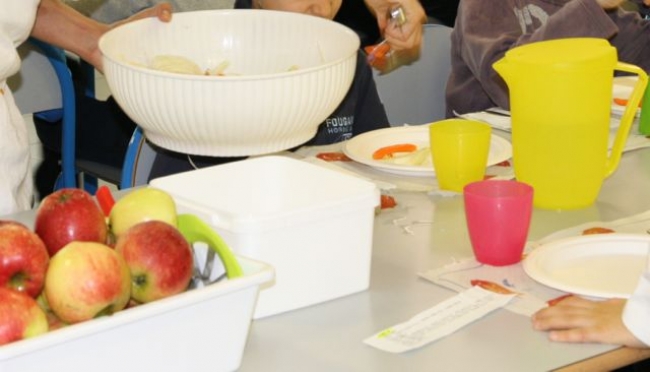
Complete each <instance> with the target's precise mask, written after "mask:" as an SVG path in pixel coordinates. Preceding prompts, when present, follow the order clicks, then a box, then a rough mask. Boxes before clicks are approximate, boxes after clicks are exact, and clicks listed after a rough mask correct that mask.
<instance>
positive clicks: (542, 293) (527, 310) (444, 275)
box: [418, 211, 650, 316]
mask: <svg viewBox="0 0 650 372" xmlns="http://www.w3.org/2000/svg"><path fill="white" fill-rule="evenodd" d="M593 227H604V228H608V229H612V230H614V231H615V232H617V233H625V234H647V233H648V230H649V229H650V211H646V212H643V213H639V214H636V215H633V216H629V217H624V218H621V219H618V220H614V221H609V222H604V221H591V222H587V223H584V224H580V225H576V226H573V227H570V228H567V229H564V230H560V231H557V232H555V233H552V234H549V235H547V236H545V237H544V238H542V239H539V240H536V241H530V242H528V243H527V244H526V252H529V251H530V250H532V249H535V248H536V247H538V246H540V245H541V244H544V243H548V242H551V241H554V240H557V239H562V238H567V237H571V236H580V235H582V234H583V231H584V230H586V229H589V228H593ZM418 276H420V277H422V278H424V279H426V280H429V281H431V282H432V283H435V284H438V285H440V286H442V287H445V288H449V289H451V290H454V291H457V292H460V291H463V290H466V289H467V288H470V287H471V281H472V280H475V279H479V280H486V281H489V282H493V283H496V284H498V285H500V286H503V287H505V288H508V289H510V290H512V291H514V292H518V293H519V294H520V295H519V296H517V297H515V298H514V299H513V300H512V301H510V303H508V304H507V305H506V306H505V308H506V309H507V310H510V311H512V312H514V313H517V314H521V315H525V316H530V315H532V314H533V313H535V312H536V311H537V310H539V309H541V308H543V307H545V306H547V302H548V301H550V300H552V299H555V298H557V297H561V296H563V295H566V294H567V293H565V292H562V291H558V290H555V289H553V288H549V287H546V286H544V285H542V284H539V283H537V282H536V281H535V280H533V279H531V278H530V277H529V276H528V275H527V274H526V272H525V271H524V269H523V265H522V263H521V262H520V263H517V264H515V265H510V266H501V267H496V266H489V265H484V264H481V263H479V262H478V261H476V260H475V259H474V258H473V257H468V258H465V259H462V260H460V261H456V262H453V263H451V264H449V265H446V266H443V267H441V268H435V269H431V270H428V271H425V272H422V273H418Z"/></svg>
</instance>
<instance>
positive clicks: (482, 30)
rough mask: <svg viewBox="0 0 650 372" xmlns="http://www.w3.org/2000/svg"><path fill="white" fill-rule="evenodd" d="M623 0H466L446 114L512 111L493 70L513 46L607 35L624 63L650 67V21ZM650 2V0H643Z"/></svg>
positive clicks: (459, 18)
mask: <svg viewBox="0 0 650 372" xmlns="http://www.w3.org/2000/svg"><path fill="white" fill-rule="evenodd" d="M622 1H623V0H561V1H548V0H525V1H522V0H501V1H485V0H464V1H461V2H460V5H459V7H458V15H457V17H456V24H455V26H454V31H453V32H452V35H451V44H452V47H451V48H452V50H451V52H452V65H451V74H450V76H449V80H448V82H447V89H446V105H447V113H446V114H447V116H448V117H453V116H454V115H455V114H456V113H457V114H465V113H469V112H476V111H481V110H484V109H487V108H490V107H495V106H498V107H502V108H504V109H509V107H510V104H509V97H508V89H507V87H506V84H505V83H504V81H503V79H502V78H501V77H500V75H499V74H498V73H497V72H496V71H495V70H494V69H493V68H492V65H493V64H494V62H496V61H498V60H499V59H501V58H502V57H503V56H504V54H505V53H506V52H507V51H508V50H509V49H511V48H514V47H517V46H520V45H523V44H528V43H533V42H538V41H544V40H551V39H559V38H568V37H595V38H604V39H607V40H609V41H610V42H611V44H612V45H613V46H615V47H616V48H617V50H618V58H619V60H620V61H623V62H627V63H631V64H634V65H637V66H639V67H641V68H642V69H644V70H645V71H650V23H648V22H647V21H645V20H643V19H641V17H640V16H639V13H638V12H629V11H625V10H623V9H621V8H620V7H619V5H620V4H621V2H622ZM644 2H645V3H650V1H649V0H644Z"/></svg>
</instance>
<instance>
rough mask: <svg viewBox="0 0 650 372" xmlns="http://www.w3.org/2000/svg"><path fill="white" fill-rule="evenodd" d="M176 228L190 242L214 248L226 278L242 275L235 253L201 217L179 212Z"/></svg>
mask: <svg viewBox="0 0 650 372" xmlns="http://www.w3.org/2000/svg"><path fill="white" fill-rule="evenodd" d="M178 229H179V230H180V232H181V233H182V234H183V236H185V239H187V240H188V241H189V242H190V244H194V243H197V242H201V243H205V244H207V245H208V246H209V247H210V249H212V250H214V251H215V252H216V253H217V254H218V255H219V258H220V259H221V262H223V266H224V268H225V269H226V276H227V277H228V279H234V278H239V277H240V276H243V275H244V272H243V270H242V268H241V266H239V262H237V259H236V258H235V255H234V254H233V253H232V251H231V250H230V248H228V245H227V244H226V242H224V241H223V239H221V237H220V236H219V234H217V232H216V231H214V230H213V229H212V228H211V227H210V226H208V225H207V224H206V223H205V222H203V220H202V219H200V218H199V217H197V216H195V215H193V214H179V215H178Z"/></svg>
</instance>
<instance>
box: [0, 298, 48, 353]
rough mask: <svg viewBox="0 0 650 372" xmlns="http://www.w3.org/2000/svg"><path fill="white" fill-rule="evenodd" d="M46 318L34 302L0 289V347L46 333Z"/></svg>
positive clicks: (31, 299)
mask: <svg viewBox="0 0 650 372" xmlns="http://www.w3.org/2000/svg"><path fill="white" fill-rule="evenodd" d="M47 330H48V327H47V317H46V316H45V312H44V311H43V310H42V309H41V308H40V307H39V306H38V304H37V303H36V300H34V299H33V298H32V297H30V296H28V295H26V294H25V293H20V292H17V291H14V290H13V289H9V288H4V287H0V345H4V344H8V343H10V342H13V341H18V340H22V339H25V338H30V337H34V336H38V335H40V334H42V333H45V332H47Z"/></svg>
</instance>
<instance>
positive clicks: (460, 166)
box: [429, 119, 491, 192]
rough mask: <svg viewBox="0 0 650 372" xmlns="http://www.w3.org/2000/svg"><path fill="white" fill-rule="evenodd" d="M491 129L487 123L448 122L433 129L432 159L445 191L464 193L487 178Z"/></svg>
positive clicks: (441, 123) (430, 136)
mask: <svg viewBox="0 0 650 372" xmlns="http://www.w3.org/2000/svg"><path fill="white" fill-rule="evenodd" d="M490 136H491V128H490V126H489V125H487V124H485V123H481V122H479V121H474V120H465V119H448V120H442V121H438V122H434V123H432V124H430V125H429V142H430V146H429V147H430V149H431V159H432V160H433V167H434V170H435V173H436V177H437V179H438V185H439V186H440V188H441V189H443V190H449V191H456V192H462V191H463V187H465V185H467V184H468V183H471V182H475V181H480V180H482V179H483V177H484V176H485V167H486V166H487V160H488V153H489V151H490Z"/></svg>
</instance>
